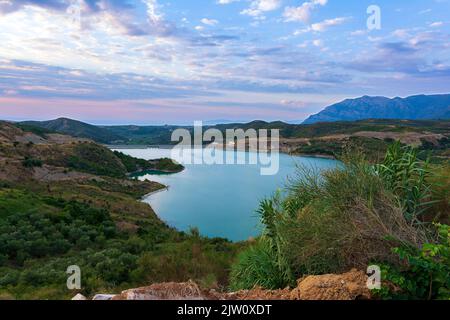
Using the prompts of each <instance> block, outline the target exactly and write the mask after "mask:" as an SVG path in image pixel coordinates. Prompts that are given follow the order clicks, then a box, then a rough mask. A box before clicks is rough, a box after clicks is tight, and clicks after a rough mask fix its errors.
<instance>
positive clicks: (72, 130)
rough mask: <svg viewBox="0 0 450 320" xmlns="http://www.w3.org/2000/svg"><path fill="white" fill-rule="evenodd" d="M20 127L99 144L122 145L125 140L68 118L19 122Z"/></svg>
mask: <svg viewBox="0 0 450 320" xmlns="http://www.w3.org/2000/svg"><path fill="white" fill-rule="evenodd" d="M20 125H24V126H27V127H38V128H41V129H45V130H49V131H53V132H58V133H64V134H67V135H70V136H73V137H78V138H87V139H91V140H94V141H96V142H99V143H114V142H120V143H123V142H124V141H125V140H126V138H124V137H122V136H120V135H118V134H116V133H114V132H111V131H109V130H107V129H105V128H102V127H98V126H94V125H90V124H87V123H84V122H81V121H77V120H72V119H68V118H59V119H56V120H49V121H24V122H21V123H20ZM28 129H29V128H28Z"/></svg>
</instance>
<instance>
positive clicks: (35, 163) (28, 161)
mask: <svg viewBox="0 0 450 320" xmlns="http://www.w3.org/2000/svg"><path fill="white" fill-rule="evenodd" d="M22 165H23V166H24V167H26V168H34V167H42V165H43V163H42V160H39V159H35V158H28V157H26V158H25V160H23V161H22Z"/></svg>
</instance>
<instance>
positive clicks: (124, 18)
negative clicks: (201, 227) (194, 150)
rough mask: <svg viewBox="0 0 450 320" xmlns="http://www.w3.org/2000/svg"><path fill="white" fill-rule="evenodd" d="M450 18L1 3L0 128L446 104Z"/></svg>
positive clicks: (287, 1)
mask: <svg viewBox="0 0 450 320" xmlns="http://www.w3.org/2000/svg"><path fill="white" fill-rule="evenodd" d="M372 4H376V5H377V6H379V8H380V9H381V29H379V30H369V29H368V27H367V19H368V18H369V14H367V9H368V7H369V5H372ZM449 12H450V0H420V1H419V0H398V1H392V0H371V1H365V0H345V1H344V0H306V1H305V0H195V1H186V0H128V1H126V0H39V1H38V0H0V118H1V119H9V120H22V119H51V118H56V117H60V116H65V117H72V118H76V119H80V120H83V121H88V122H93V123H98V124H125V123H134V124H164V123H192V121H194V120H204V121H208V120H219V119H226V120H242V121H244V120H245V121H247V120H254V119H263V120H285V121H296V120H297V121H298V120H302V119H305V118H306V117H307V116H308V115H310V114H312V113H316V112H318V111H320V110H321V109H322V108H323V107H325V106H327V105H329V104H331V103H334V102H338V101H340V100H342V99H345V98H352V97H357V96H361V95H385V96H389V97H394V96H408V95H413V94H420V93H427V94H431V93H450V14H449Z"/></svg>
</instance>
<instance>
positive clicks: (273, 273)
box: [230, 237, 290, 290]
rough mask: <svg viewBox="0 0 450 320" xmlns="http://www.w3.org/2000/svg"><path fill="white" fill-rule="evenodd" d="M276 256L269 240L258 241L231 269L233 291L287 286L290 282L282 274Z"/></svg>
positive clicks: (242, 254) (241, 254)
mask: <svg viewBox="0 0 450 320" xmlns="http://www.w3.org/2000/svg"><path fill="white" fill-rule="evenodd" d="M276 255H277V253H276V251H275V250H273V248H272V245H271V243H270V240H269V239H267V238H265V237H263V238H260V239H258V241H257V243H256V244H253V245H251V246H250V247H249V248H248V249H246V250H245V251H243V252H241V253H240V254H239V256H238V257H237V262H236V263H235V264H234V265H233V267H232V269H231V275H230V283H231V285H230V287H231V289H232V290H250V289H253V288H254V287H255V286H256V287H262V288H265V289H278V288H282V287H285V286H287V285H288V284H289V283H290V281H289V279H288V278H286V276H285V275H283V272H281V269H280V266H279V265H278V263H277V257H276Z"/></svg>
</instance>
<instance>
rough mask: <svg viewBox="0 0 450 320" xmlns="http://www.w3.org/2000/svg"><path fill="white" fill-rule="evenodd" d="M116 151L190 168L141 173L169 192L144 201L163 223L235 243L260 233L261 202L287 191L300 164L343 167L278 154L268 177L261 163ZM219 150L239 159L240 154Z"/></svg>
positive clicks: (153, 151) (159, 151)
mask: <svg viewBox="0 0 450 320" xmlns="http://www.w3.org/2000/svg"><path fill="white" fill-rule="evenodd" d="M117 150H118V151H121V152H123V153H125V154H128V155H130V156H133V157H136V158H141V159H146V160H151V159H158V158H173V159H174V160H176V161H177V162H180V163H182V164H183V165H184V166H185V167H186V169H185V170H184V171H183V172H181V173H177V174H170V175H162V174H141V175H139V176H138V179H141V180H145V179H148V180H151V181H157V182H160V183H162V184H164V185H166V186H168V189H167V190H163V191H160V192H156V193H154V194H151V195H149V196H148V197H146V198H145V199H144V201H145V202H147V203H149V204H150V205H151V206H152V208H153V209H154V210H155V212H156V214H157V215H158V216H159V217H160V219H161V220H163V221H165V222H166V223H167V224H168V225H170V226H172V227H175V228H177V229H178V230H182V231H188V230H189V229H190V228H191V227H197V228H198V229H199V231H200V233H201V234H202V235H203V236H208V237H212V238H214V237H222V238H227V239H229V240H232V241H241V240H247V239H248V238H250V237H255V236H258V235H259V234H260V225H259V217H258V215H257V213H256V210H257V209H258V207H259V203H260V201H261V200H263V199H264V198H267V197H271V196H272V195H273V194H274V193H275V192H277V190H281V189H283V188H284V187H285V186H286V184H287V183H288V177H293V176H295V175H296V174H298V171H297V167H298V166H306V167H308V168H312V169H314V170H327V169H332V168H335V167H336V166H337V165H338V163H339V162H338V161H335V160H331V159H322V158H314V157H301V156H291V155H287V154H279V171H278V173H277V174H276V175H273V176H264V175H261V170H260V166H259V165H257V164H255V165H250V164H243V165H237V164H234V165H223V164H212V165H211V164H186V163H183V160H182V159H181V158H177V157H176V156H173V155H172V152H171V150H170V149H157V148H149V149H122V148H121V149H117ZM191 152H193V151H191ZM220 152H224V153H229V152H231V153H234V154H233V156H238V155H239V152H235V151H220ZM247 155H248V153H247ZM228 156H229V155H228Z"/></svg>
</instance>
